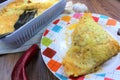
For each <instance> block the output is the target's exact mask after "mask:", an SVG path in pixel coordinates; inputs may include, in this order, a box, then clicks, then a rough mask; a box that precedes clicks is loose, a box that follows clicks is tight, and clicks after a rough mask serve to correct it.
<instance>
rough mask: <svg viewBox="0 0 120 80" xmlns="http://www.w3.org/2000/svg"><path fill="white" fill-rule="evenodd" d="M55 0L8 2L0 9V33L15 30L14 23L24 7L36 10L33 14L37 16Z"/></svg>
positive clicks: (17, 0)
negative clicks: (44, 0)
mask: <svg viewBox="0 0 120 80" xmlns="http://www.w3.org/2000/svg"><path fill="white" fill-rule="evenodd" d="M56 2H58V0H52V1H50V0H49V1H46V2H37V3H32V2H31V3H26V2H24V1H23V0H16V1H15V2H12V3H10V4H9V5H7V6H6V7H5V8H3V9H2V10H1V11H0V34H4V33H11V32H13V31H14V30H15V29H14V24H15V23H16V21H17V20H18V18H19V16H20V15H21V14H22V13H23V12H24V11H25V10H26V9H35V10H37V14H36V15H35V17H37V16H39V15H40V14H41V13H42V12H43V11H45V10H46V9H48V8H49V7H51V6H52V5H53V4H55V3H56Z"/></svg>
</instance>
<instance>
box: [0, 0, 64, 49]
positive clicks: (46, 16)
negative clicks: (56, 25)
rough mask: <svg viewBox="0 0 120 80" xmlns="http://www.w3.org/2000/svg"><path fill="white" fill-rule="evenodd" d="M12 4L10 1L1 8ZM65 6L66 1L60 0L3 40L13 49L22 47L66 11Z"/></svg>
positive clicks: (0, 6) (1, 5) (0, 5)
mask: <svg viewBox="0 0 120 80" xmlns="http://www.w3.org/2000/svg"><path fill="white" fill-rule="evenodd" d="M10 2H11V0H8V1H6V2H4V3H2V4H0V8H2V7H4V6H5V5H7V4H9V3H10ZM65 5H66V0H59V2H57V3H56V4H54V5H53V6H52V7H50V8H49V9H47V10H46V11H44V12H43V13H42V14H41V15H40V16H38V17H36V18H34V19H32V20H30V21H29V22H27V23H26V24H25V25H23V26H22V27H20V28H19V29H17V30H16V31H14V32H13V33H11V34H9V35H8V36H6V37H4V38H2V39H1V40H2V41H3V42H4V43H5V44H7V45H8V46H10V47H11V48H17V47H20V46H21V45H23V44H24V43H25V42H26V41H28V40H29V39H30V38H31V37H33V36H34V35H35V34H36V33H37V32H39V31H40V30H41V29H43V27H46V26H47V25H48V24H49V23H50V22H51V21H52V20H54V19H55V18H56V17H57V16H59V15H60V13H62V12H63V11H64V8H65Z"/></svg>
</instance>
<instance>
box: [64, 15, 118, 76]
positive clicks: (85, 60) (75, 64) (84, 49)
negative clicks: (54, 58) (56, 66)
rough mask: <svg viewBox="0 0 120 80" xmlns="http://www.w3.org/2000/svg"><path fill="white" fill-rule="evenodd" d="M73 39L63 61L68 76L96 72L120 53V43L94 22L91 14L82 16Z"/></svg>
mask: <svg viewBox="0 0 120 80" xmlns="http://www.w3.org/2000/svg"><path fill="white" fill-rule="evenodd" d="M71 37H72V44H71V47H70V48H69V50H68V51H67V53H66V56H65V58H64V59H63V61H62V64H63V66H64V70H65V73H66V74H67V75H68V76H74V77H78V76H81V75H85V74H88V73H91V72H95V71H96V70H97V69H98V67H99V66H100V65H101V64H103V63H104V62H106V61H107V60H108V59H110V58H111V57H113V56H114V55H116V54H118V52H119V43H118V42H117V41H116V40H115V39H114V38H112V37H111V35H109V34H108V33H107V32H106V31H105V30H104V29H103V28H102V27H101V26H100V25H99V24H98V23H96V22H95V21H94V20H93V18H92V16H91V14H90V13H85V14H84V15H83V16H82V18H81V19H80V21H79V25H78V26H77V27H76V28H75V30H74V31H73V33H72V35H71Z"/></svg>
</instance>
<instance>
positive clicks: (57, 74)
mask: <svg viewBox="0 0 120 80" xmlns="http://www.w3.org/2000/svg"><path fill="white" fill-rule="evenodd" d="M55 75H56V76H58V77H59V78H60V79H62V80H68V78H67V77H65V76H63V75H61V74H59V73H55Z"/></svg>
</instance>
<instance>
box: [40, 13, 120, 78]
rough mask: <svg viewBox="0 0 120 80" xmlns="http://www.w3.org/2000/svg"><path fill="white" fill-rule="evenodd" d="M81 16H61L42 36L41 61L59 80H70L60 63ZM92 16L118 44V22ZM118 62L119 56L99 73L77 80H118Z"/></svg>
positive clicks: (119, 66) (100, 16) (98, 15)
mask: <svg viewBox="0 0 120 80" xmlns="http://www.w3.org/2000/svg"><path fill="white" fill-rule="evenodd" d="M82 15H83V13H74V14H70V15H65V14H64V15H61V16H60V17H58V18H57V19H56V20H54V21H53V22H52V23H50V24H49V25H48V28H47V29H46V31H45V32H44V34H43V36H42V40H41V43H40V47H41V53H42V57H43V60H44V62H45V64H46V65H47V67H48V68H49V69H50V71H51V72H52V73H53V74H54V75H55V76H56V77H58V78H59V79H61V80H68V79H70V78H68V77H67V76H66V75H65V73H64V67H63V66H62V64H61V62H62V60H63V57H64V56H65V53H66V51H67V50H68V48H69V45H70V43H71V41H70V34H71V33H72V31H73V30H74V26H75V23H76V22H78V20H79V19H80V17H81V16H82ZM92 16H93V19H94V20H95V21H96V22H98V23H99V24H101V25H102V26H103V27H104V29H105V30H106V31H108V33H110V34H111V35H112V36H113V37H114V38H115V39H116V40H117V41H118V42H119V43H120V36H119V35H117V31H118V29H119V28H120V23H119V22H118V21H116V20H114V19H112V18H110V17H108V16H105V15H100V14H92ZM70 24H72V26H70ZM119 61H120V54H118V55H117V56H115V57H113V58H111V59H110V60H108V61H107V62H106V63H104V64H103V65H102V66H101V68H100V70H99V71H97V72H95V73H91V74H89V75H85V76H82V77H79V78H78V79H77V80H120V62H119Z"/></svg>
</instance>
